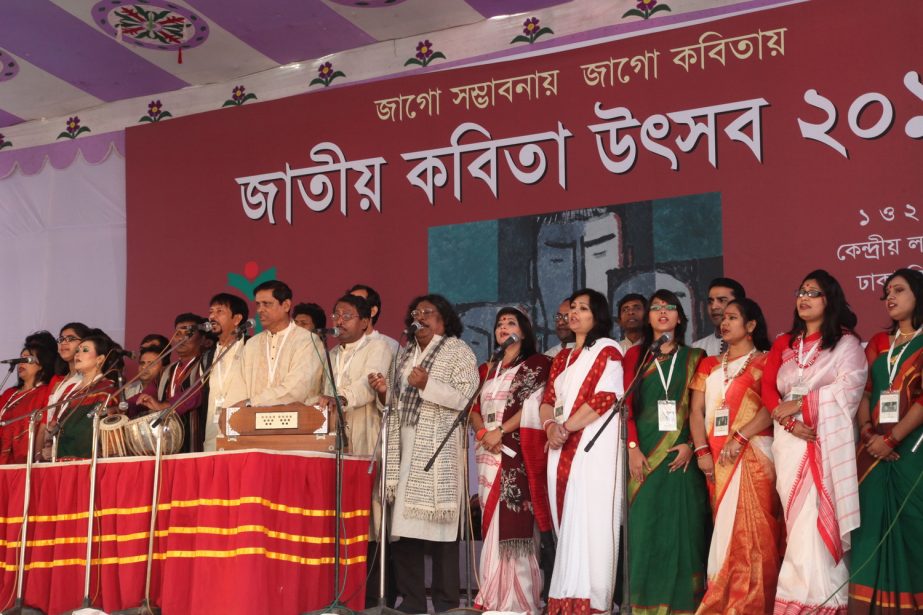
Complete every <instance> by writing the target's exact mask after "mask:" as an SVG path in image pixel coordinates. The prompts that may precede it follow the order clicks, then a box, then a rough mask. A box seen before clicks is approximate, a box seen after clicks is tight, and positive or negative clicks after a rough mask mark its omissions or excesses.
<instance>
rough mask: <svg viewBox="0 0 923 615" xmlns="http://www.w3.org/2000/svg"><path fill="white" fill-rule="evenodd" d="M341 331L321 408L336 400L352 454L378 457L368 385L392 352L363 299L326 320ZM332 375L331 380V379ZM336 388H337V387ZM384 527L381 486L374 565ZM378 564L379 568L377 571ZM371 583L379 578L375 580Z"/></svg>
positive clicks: (345, 300) (373, 589)
mask: <svg viewBox="0 0 923 615" xmlns="http://www.w3.org/2000/svg"><path fill="white" fill-rule="evenodd" d="M328 318H329V319H330V322H331V323H332V324H333V326H334V327H336V329H337V330H338V333H337V336H336V341H337V345H336V346H335V347H334V348H333V350H331V351H330V364H331V366H332V369H333V373H332V374H330V373H328V372H326V370H325V373H324V392H325V393H326V395H324V396H323V397H321V398H320V402H319V405H321V406H322V407H326V408H327V411H328V414H329V413H334V412H336V403H337V400H336V398H335V397H334V395H336V396H337V397H339V402H340V405H341V406H342V408H343V413H344V416H345V418H346V438H347V441H348V442H349V452H350V453H352V454H354V455H371V454H372V453H374V452H375V444H376V442H377V440H378V431H379V429H380V428H381V412H380V411H379V409H378V406H377V404H376V393H375V390H374V389H372V385H371V384H370V383H369V374H380V373H385V374H386V373H388V368H389V367H390V366H391V359H392V357H393V356H394V353H393V352H392V350H391V347H390V346H389V345H388V342H387V341H385V339H384V337H383V336H371V335H367V333H366V330H367V328H368V327H369V324H370V322H371V320H372V307H371V306H370V305H369V303H368V302H367V301H366V300H365V299H363V298H362V297H360V296H357V295H353V294H346V295H343V296H342V297H340V298H339V299H337V302H336V305H334V307H333V313H332V314H330V315H329V316H328ZM331 375H332V380H331ZM334 385H336V387H334ZM380 524H381V502H380V501H379V496H378V486H377V484H376V485H374V486H373V487H372V519H371V527H370V530H369V553H368V555H369V556H370V557H369V561H370V562H371V561H372V557H371V556H372V555H373V554H374V553H373V551H374V546H375V541H377V539H378V530H379V527H380ZM377 565H378V564H376V566H377ZM373 578H376V579H377V578H378V575H377V574H376V575H374V576H373ZM377 596H378V583H371V582H370V583H368V586H367V591H366V602H367V603H368V606H374V605H375V604H376V602H377Z"/></svg>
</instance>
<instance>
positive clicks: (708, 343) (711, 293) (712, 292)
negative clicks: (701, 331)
mask: <svg viewBox="0 0 923 615" xmlns="http://www.w3.org/2000/svg"><path fill="white" fill-rule="evenodd" d="M746 296H747V293H746V291H745V290H744V287H743V286H742V285H741V284H740V282H738V281H737V280H734V279H731V278H715V279H714V280H712V281H711V282H710V283H709V285H708V317H709V318H710V319H711V323H712V324H713V325H714V327H715V331H714V333H710V334H708V335H706V336H705V337H703V338H701V339H698V340H696V341H694V342H693V343H692V347H693V348H701V349H702V350H704V351H705V354H707V355H708V356H710V357H713V356H717V355H720V354H721V353H723V352H724V351H725V350H727V344H725V343H724V341H723V340H722V339H721V319H722V318H723V317H724V308H726V307H727V304H728V303H730V302H731V301H733V300H734V299H743V298H744V297H746Z"/></svg>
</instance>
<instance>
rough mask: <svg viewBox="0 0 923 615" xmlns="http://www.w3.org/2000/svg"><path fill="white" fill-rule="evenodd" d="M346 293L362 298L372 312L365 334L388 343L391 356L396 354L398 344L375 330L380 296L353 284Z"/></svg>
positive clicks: (366, 288)
mask: <svg viewBox="0 0 923 615" xmlns="http://www.w3.org/2000/svg"><path fill="white" fill-rule="evenodd" d="M346 292H347V293H348V294H350V295H356V296H357V297H362V298H363V299H365V300H366V302H368V304H369V309H370V310H371V311H372V316H371V318H370V320H369V324H368V326H367V327H366V328H365V334H366V335H368V336H369V337H371V338H377V339H383V340H384V341H385V342H387V343H388V347H389V348H390V349H391V354H392V355H394V354H396V353H397V349H398V348H400V344H398V342H397V340H396V339H394V338H393V337H388V336H387V335H385V334H384V333H382V332H381V331H379V330H378V329H376V328H375V325H377V324H378V317H379V316H381V296H380V295H379V294H378V293H377V292H376V291H375V289H374V288H372V287H371V286H368V285H366V284H354V285H353V287H352V288H350V289H349V290H348V291H346Z"/></svg>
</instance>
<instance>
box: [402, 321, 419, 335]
mask: <svg viewBox="0 0 923 615" xmlns="http://www.w3.org/2000/svg"><path fill="white" fill-rule="evenodd" d="M422 328H423V325H421V324H420V323H419V322H417V321H416V320H414V321H413V322H411V323H410V324H409V325H407V328H406V329H404V331H403V333H404V337H406V338H408V339H411V338H413V337H414V336H415V335H416V333H417V331H419V330H420V329H422Z"/></svg>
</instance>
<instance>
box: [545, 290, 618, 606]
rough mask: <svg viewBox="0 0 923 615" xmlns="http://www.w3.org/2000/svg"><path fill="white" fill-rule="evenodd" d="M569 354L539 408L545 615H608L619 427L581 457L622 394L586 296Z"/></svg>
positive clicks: (600, 312) (599, 317)
mask: <svg viewBox="0 0 923 615" xmlns="http://www.w3.org/2000/svg"><path fill="white" fill-rule="evenodd" d="M570 300H571V304H570V314H569V325H570V328H571V330H572V331H573V332H574V334H575V337H576V342H575V345H574V348H566V349H564V350H562V351H561V352H560V353H559V354H558V355H557V356H556V357H555V359H554V363H553V364H552V366H551V374H550V376H549V378H548V382H549V385H548V386H546V387H545V396H544V399H543V400H542V406H541V409H540V413H541V417H542V422H543V427H544V428H545V432H546V434H547V435H548V445H549V447H550V450H549V453H548V499H549V503H550V505H551V515H552V520H553V522H554V528H555V531H556V532H557V535H558V547H557V556H556V558H555V564H554V573H553V574H552V577H551V590H550V592H549V598H548V614H549V615H558V614H562V613H566V614H570V613H581V614H587V613H603V612H605V613H608V612H610V611H611V608H612V596H613V591H614V588H615V572H616V568H617V558H618V552H619V548H618V547H619V526H620V520H621V517H622V467H621V465H620V464H621V463H622V462H623V455H622V454H621V453H620V451H619V438H618V434H619V421H618V418H616V419H614V420H613V421H612V424H611V425H609V426H608V427H607V429H608V433H607V434H606V435H605V436H603V437H601V438H600V439H599V440H597V442H596V445H595V446H594V447H593V449H591V450H590V452H586V451H584V448H585V447H586V445H587V443H588V442H589V441H590V440H591V439H592V438H593V436H595V435H596V433H597V432H598V431H599V429H600V428H601V427H602V425H603V424H604V423H605V420H606V419H607V418H608V417H609V414H610V413H611V412H612V411H613V409H612V407H613V404H614V403H615V400H616V398H617V396H620V395H621V394H622V392H623V388H622V355H621V353H620V352H619V346H618V343H617V342H616V341H614V340H612V339H610V338H608V335H609V331H610V330H611V328H612V317H611V316H610V313H609V304H608V302H607V301H606V298H605V297H604V296H603V295H602V294H600V293H599V292H597V291H595V290H592V289H582V290H578V291H576V292H575V293H574V294H573V295H571V298H570Z"/></svg>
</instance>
